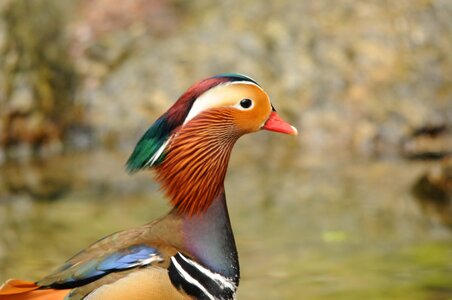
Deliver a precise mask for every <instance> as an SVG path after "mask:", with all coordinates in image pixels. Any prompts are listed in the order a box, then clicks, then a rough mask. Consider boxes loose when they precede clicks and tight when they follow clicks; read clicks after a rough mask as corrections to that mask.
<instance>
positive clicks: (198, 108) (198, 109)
mask: <svg viewBox="0 0 452 300" xmlns="http://www.w3.org/2000/svg"><path fill="white" fill-rule="evenodd" d="M232 84H249V85H253V86H256V87H258V88H259V89H260V90H262V91H264V90H263V89H262V88H261V87H260V86H259V85H257V84H255V83H253V82H249V81H233V82H227V83H223V84H219V85H217V86H216V87H214V88H212V89H210V90H208V91H206V92H205V93H204V94H202V95H201V96H199V97H198V99H196V100H195V103H193V106H192V107H191V109H190V112H189V113H188V115H187V117H186V118H185V120H184V124H183V125H185V124H187V123H188V122H189V121H190V120H192V119H193V118H194V117H196V116H197V115H198V114H200V113H202V112H203V111H205V110H208V109H210V108H213V107H215V106H216V105H218V99H216V94H215V91H216V89H218V88H222V87H224V86H227V85H232ZM241 100H243V99H240V100H239V101H238V103H237V104H235V105H233V106H232V107H235V108H237V109H240V110H245V109H244V108H243V107H241V106H240V101H241ZM253 106H254V101H253V105H252V106H251V107H253ZM248 109H250V108H248Z"/></svg>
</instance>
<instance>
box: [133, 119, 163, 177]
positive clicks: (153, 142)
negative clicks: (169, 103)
mask: <svg viewBox="0 0 452 300" xmlns="http://www.w3.org/2000/svg"><path fill="white" fill-rule="evenodd" d="M170 127H171V126H168V124H167V122H166V114H165V115H163V116H161V117H160V118H159V119H158V120H157V121H155V123H154V124H152V126H151V127H149V129H148V130H147V131H146V133H145V134H144V135H143V136H142V137H141V139H140V140H139V141H138V143H137V145H136V146H135V149H134V150H133V152H132V155H130V157H129V159H128V160H127V163H126V169H127V171H128V172H129V173H135V172H137V171H139V170H141V169H143V168H146V167H152V166H156V165H158V164H160V163H161V162H162V161H163V159H164V158H165V153H164V151H163V153H162V154H161V155H160V156H159V157H158V158H157V160H156V161H155V162H154V163H153V164H152V165H150V160H151V158H152V157H153V156H154V154H155V153H156V152H157V151H159V149H160V147H162V146H163V144H164V143H165V142H166V141H167V140H168V138H169V135H170V133H171V128H170Z"/></svg>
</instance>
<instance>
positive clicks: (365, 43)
mask: <svg viewBox="0 0 452 300" xmlns="http://www.w3.org/2000/svg"><path fill="white" fill-rule="evenodd" d="M451 53H452V2H451V1H449V0H412V1H405V0H404V1H386V0H385V1H381V0H380V1H377V0H374V1H372V0H371V1H358V0H337V1H334V2H333V1H328V0H318V1H308V0H303V1H300V0H285V1H258V0H244V1H182V0H127V1H113V0H78V1H70V0H33V1H30V0H1V1H0V282H1V281H3V280H6V279H7V278H10V277H15V278H22V279H29V280H37V279H39V278H40V276H43V275H45V274H47V273H48V272H50V271H51V270H52V269H53V268H55V267H56V266H58V265H59V264H61V263H62V262H63V261H64V260H65V259H67V258H69V257H70V256H72V255H73V254H74V253H76V252H78V251H79V250H80V249H81V248H83V247H86V246H87V245H88V244H90V243H92V242H93V241H95V240H97V239H98V238H100V237H102V236H104V235H106V234H109V233H111V232H114V231H117V230H120V229H124V228H129V227H133V226H137V225H140V224H143V223H146V222H148V221H149V220H151V219H154V218H156V217H158V216H161V215H163V214H164V213H165V212H166V211H168V209H169V206H168V204H167V203H166V201H165V200H164V199H163V197H162V195H161V194H160V193H159V191H158V187H157V186H156V185H155V183H154V182H153V180H152V174H151V173H150V172H141V173H140V174H137V175H134V176H129V175H127V174H126V172H125V171H124V163H125V161H126V159H127V157H128V155H129V154H130V153H131V151H132V150H133V147H134V145H135V143H136V141H137V140H138V139H139V137H140V136H141V135H142V134H143V133H144V131H145V130H146V129H147V128H148V126H149V125H150V124H151V123H152V122H153V121H154V120H155V119H156V118H157V117H158V116H159V115H160V114H162V113H163V112H164V111H165V110H166V109H167V108H168V107H169V106H170V105H171V103H173V101H175V100H176V99H177V98H178V96H180V94H182V93H183V92H184V91H185V89H186V88H188V87H189V86H190V85H191V84H192V83H194V82H195V81H198V80H200V79H203V78H205V77H209V76H212V75H214V74H217V73H222V72H239V73H244V74H247V75H249V76H251V77H252V78H254V79H255V80H257V81H258V82H259V83H260V84H261V85H262V86H263V87H264V88H265V89H266V90H267V92H268V93H269V94H270V96H271V98H272V101H273V104H274V105H275V107H276V108H277V109H278V111H279V112H280V114H281V115H282V116H283V117H284V118H285V119H287V120H289V121H290V122H292V123H293V124H294V125H296V126H297V127H298V129H299V135H298V136H297V137H289V136H283V135H277V134H271V133H268V132H262V133H258V134H254V135H251V136H246V137H244V138H242V139H241V140H240V141H239V143H238V144H237V146H236V148H235V150H234V153H233V157H232V160H231V163H230V169H229V173H228V176H227V180H226V190H227V194H228V202H229V208H230V214H231V219H232V223H233V228H234V230H235V234H236V240H237V243H238V248H239V254H240V259H241V267H242V280H241V286H240V288H239V293H238V297H239V299H348V300H350V299H412V300H413V299H414V300H415V299H431V300H443V299H444V300H446V299H449V300H450V299H452V204H451V201H452V200H451V198H452V163H451V159H450V158H449V157H450V155H451V151H452V133H451V125H452V55H451Z"/></svg>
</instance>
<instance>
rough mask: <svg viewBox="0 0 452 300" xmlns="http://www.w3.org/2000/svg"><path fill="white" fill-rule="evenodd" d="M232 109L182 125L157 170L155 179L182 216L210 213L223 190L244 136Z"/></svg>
mask: <svg viewBox="0 0 452 300" xmlns="http://www.w3.org/2000/svg"><path fill="white" fill-rule="evenodd" d="M232 120H233V117H232V112H231V110H228V109H221V110H219V109H212V110H210V111H206V112H203V113H201V114H200V115H198V116H196V117H195V118H194V119H193V120H191V121H190V122H189V123H187V124H186V125H185V126H183V127H182V128H181V129H180V130H179V131H178V132H177V134H176V135H175V136H174V138H173V139H172V140H171V143H170V145H169V148H168V153H167V154H166V156H165V160H164V162H163V163H162V164H161V165H159V166H158V167H156V172H157V174H156V179H157V181H159V182H160V183H161V185H162V189H163V190H164V192H165V194H166V195H167V196H168V197H169V198H170V201H171V203H172V205H173V206H174V207H176V209H177V211H178V212H179V213H183V214H188V215H195V214H199V213H202V212H204V211H206V210H207V208H208V207H209V206H210V204H211V203H212V201H213V200H214V199H215V197H216V196H217V195H218V193H219V192H220V190H221V189H222V187H223V181H224V178H225V176H226V170H227V166H228V161H229V157H230V155H231V151H232V147H233V146H234V143H235V142H236V141H237V139H238V138H239V137H240V135H241V133H240V132H237V130H235V129H234V128H235V127H234V125H233V121H232Z"/></svg>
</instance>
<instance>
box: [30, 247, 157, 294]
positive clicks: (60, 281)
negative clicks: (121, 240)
mask: <svg viewBox="0 0 452 300" xmlns="http://www.w3.org/2000/svg"><path fill="white" fill-rule="evenodd" d="M158 260H161V257H160V254H159V252H158V251H157V249H155V248H152V247H149V246H146V245H133V246H130V247H128V248H124V249H122V250H120V251H116V252H114V253H110V254H108V255H105V256H103V257H100V258H95V259H91V260H88V261H85V262H82V263H74V264H71V263H66V264H64V265H63V266H61V267H60V268H59V269H58V270H56V271H55V272H54V273H53V274H51V275H49V276H48V277H46V278H45V279H44V280H42V281H40V282H38V285H41V286H48V287H54V288H56V287H58V288H66V287H75V286H77V283H82V284H86V283H89V282H91V281H93V280H96V279H97V278H99V277H102V276H105V275H106V274H108V273H112V272H118V271H123V270H127V269H130V268H133V267H136V266H143V265H147V264H150V263H151V262H152V261H158Z"/></svg>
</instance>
